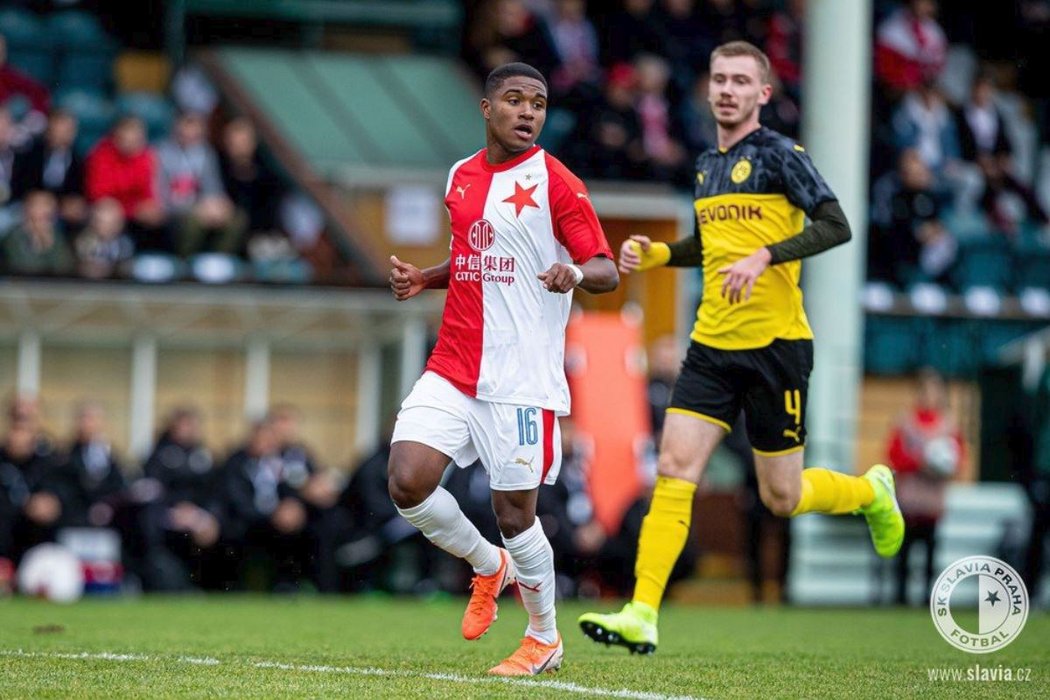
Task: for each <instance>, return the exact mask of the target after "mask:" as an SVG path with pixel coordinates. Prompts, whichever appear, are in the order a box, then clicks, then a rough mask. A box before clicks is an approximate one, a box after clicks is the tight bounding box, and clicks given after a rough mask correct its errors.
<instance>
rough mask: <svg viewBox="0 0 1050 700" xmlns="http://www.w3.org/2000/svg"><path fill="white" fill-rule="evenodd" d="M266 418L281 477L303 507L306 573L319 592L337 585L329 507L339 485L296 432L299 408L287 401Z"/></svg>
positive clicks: (334, 533) (335, 534)
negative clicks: (309, 547)
mask: <svg viewBox="0 0 1050 700" xmlns="http://www.w3.org/2000/svg"><path fill="white" fill-rule="evenodd" d="M267 420H268V421H269V423H270V426H271V428H272V430H273V432H274V436H275V438H276V439H277V454H278V456H279V457H280V459H281V467H280V470H281V475H282V477H283V478H284V479H285V480H286V481H287V482H288V483H289V484H291V485H292V486H293V487H294V488H296V489H297V490H298V494H299V497H300V498H301V499H302V501H303V504H304V505H305V506H306V515H307V525H306V528H307V531H308V534H309V541H310V543H311V545H312V546H313V551H311V552H310V557H309V566H310V570H309V572H308V573H309V574H310V576H311V578H313V580H314V582H315V583H316V584H317V588H318V590H320V591H322V592H334V591H336V590H337V588H338V583H339V581H338V578H339V577H338V573H337V571H336V569H335V562H334V560H333V557H332V555H333V552H334V550H335V543H336V540H337V539H338V536H339V533H338V532H337V525H336V516H335V514H334V512H333V510H332V508H333V507H334V506H335V504H336V502H337V501H338V500H339V484H337V483H336V480H335V478H334V477H333V476H332V474H331V473H330V472H329V471H328V470H326V469H321V468H319V467H318V466H317V463H316V461H315V460H314V458H313V456H312V455H311V454H310V451H309V449H307V447H306V445H305V444H304V443H303V440H302V438H301V437H300V434H299V411H298V409H296V408H295V407H294V406H291V405H290V404H278V405H277V406H274V407H273V408H272V409H271V410H270V412H269V414H268V415H267Z"/></svg>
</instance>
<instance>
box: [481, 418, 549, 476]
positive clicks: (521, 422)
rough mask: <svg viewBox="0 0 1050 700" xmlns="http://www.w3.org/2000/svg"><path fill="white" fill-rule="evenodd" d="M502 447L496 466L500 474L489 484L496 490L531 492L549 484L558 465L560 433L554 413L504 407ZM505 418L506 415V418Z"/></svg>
mask: <svg viewBox="0 0 1050 700" xmlns="http://www.w3.org/2000/svg"><path fill="white" fill-rule="evenodd" d="M506 408H510V409H511V411H507V412H506V413H504V415H505V416H506V418H505V419H504V421H505V422H504V423H503V425H504V426H505V427H504V429H503V435H504V436H505V437H504V438H503V444H504V445H505V447H506V449H507V450H508V452H505V453H504V454H505V455H506V456H505V457H504V459H502V460H497V462H502V464H500V466H499V471H500V472H501V473H500V474H498V475H496V479H495V480H493V474H492V473H491V472H490V474H489V479H490V481H495V482H497V483H499V484H500V485H501V487H502V488H500V487H499V486H495V485H494V486H493V488H500V490H518V489H530V488H535V487H536V486H537V485H539V484H540V483H547V484H553V483H554V479H555V478H557V475H558V468H559V467H560V465H561V430H560V429H559V426H558V419H557V418H555V416H554V411H551V410H548V409H543V408H539V407H536V406H506ZM507 414H509V415H507ZM508 453H509V454H508Z"/></svg>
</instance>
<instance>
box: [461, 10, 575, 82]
mask: <svg viewBox="0 0 1050 700" xmlns="http://www.w3.org/2000/svg"><path fill="white" fill-rule="evenodd" d="M467 53H468V60H469V61H470V62H471V63H472V64H473V65H474V67H475V69H476V70H477V72H478V75H480V76H481V77H482V78H484V77H485V76H487V75H488V74H489V72H490V71H491V70H492V69H494V68H496V67H497V66H501V65H503V64H504V63H511V62H513V61H523V62H525V63H528V64H529V65H531V66H533V67H535V68H536V70H538V71H540V72H541V73H543V75H547V76H549V75H551V72H552V71H553V70H554V67H555V66H556V65H557V55H556V53H555V50H554V46H553V45H552V44H551V38H550V36H549V34H548V33H547V31H546V28H545V27H544V25H543V22H542V21H541V20H540V18H538V17H537V16H536V15H534V14H533V13H532V12H531V11H530V10H529V8H528V7H527V6H526V4H525V3H524V2H522V0H488V1H487V2H484V3H483V4H482V5H481V6H480V7H479V8H478V11H477V14H476V17H475V21H474V23H473V25H472V26H471V27H470V28H469V29H468V30H467Z"/></svg>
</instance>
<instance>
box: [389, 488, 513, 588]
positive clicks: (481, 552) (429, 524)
mask: <svg viewBox="0 0 1050 700" xmlns="http://www.w3.org/2000/svg"><path fill="white" fill-rule="evenodd" d="M397 512H398V513H400V514H401V517H403V518H404V519H405V520H407V521H408V522H410V523H412V524H413V525H415V526H416V527H417V528H419V531H420V532H422V533H423V535H424V536H425V537H426V538H427V539H428V540H430V541H431V542H433V543H434V544H436V545H437V546H438V547H440V548H441V549H443V550H445V551H446V552H448V553H449V554H451V555H452V556H455V557H459V558H460V559H466V560H467V561H468V562H469V563H470V565H471V566H473V567H474V571H475V572H477V573H479V574H481V575H482V576H491V575H492V574H494V573H496V572H497V571H498V570H499V565H500V558H499V547H497V546H496V545H494V544H492V543H491V542H489V541H488V540H486V539H485V538H484V537H482V536H481V533H480V532H478V529H477V528H476V527H474V524H473V523H472V522H470V521H469V520H467V516H465V515H463V511H462V510H460V508H459V503H457V502H456V499H455V497H453V495H452V494H451V493H449V492H448V491H446V490H445V489H443V488H441V487H440V486H438V487H437V489H436V490H435V491H434V493H432V494H430V496H428V497H427V500H425V501H423V502H422V503H420V504H419V505H418V506H415V507H413V508H406V509H404V510H402V509H400V508H398V509H397Z"/></svg>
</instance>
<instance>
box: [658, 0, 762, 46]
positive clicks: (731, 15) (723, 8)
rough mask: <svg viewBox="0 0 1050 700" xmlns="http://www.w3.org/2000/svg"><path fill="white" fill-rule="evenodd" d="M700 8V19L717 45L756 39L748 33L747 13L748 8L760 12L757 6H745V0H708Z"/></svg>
mask: <svg viewBox="0 0 1050 700" xmlns="http://www.w3.org/2000/svg"><path fill="white" fill-rule="evenodd" d="M668 4H672V3H670V2H669V3H668ZM689 4H693V3H692V2H690V3H689ZM698 10H699V12H698V17H699V20H700V22H701V23H702V24H703V25H704V26H705V27H707V30H708V32H710V35H711V37H712V39H713V41H714V45H715V46H718V45H719V44H724V43H726V42H730V41H740V40H754V37H751V36H749V35H748V31H747V25H748V17H747V14H748V10H750V11H751V12H753V13H755V14H758V13H757V11H756V9H755V8H745V7H744V0H706V1H705V2H703V3H701V4H700V5H699V7H698ZM753 43H757V44H758V45H759V46H761V45H762V43H763V42H762V41H761V40H758V41H753Z"/></svg>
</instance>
